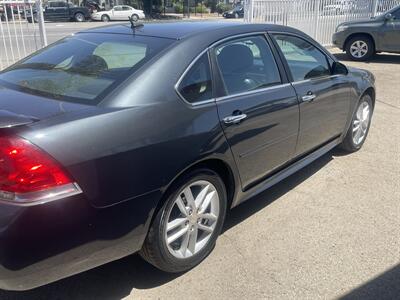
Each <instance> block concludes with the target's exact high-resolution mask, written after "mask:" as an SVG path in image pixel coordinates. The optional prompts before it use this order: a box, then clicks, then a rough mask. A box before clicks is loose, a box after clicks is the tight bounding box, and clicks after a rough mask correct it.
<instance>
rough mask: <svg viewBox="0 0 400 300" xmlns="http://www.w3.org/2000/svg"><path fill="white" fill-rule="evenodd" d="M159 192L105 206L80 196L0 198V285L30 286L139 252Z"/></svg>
mask: <svg viewBox="0 0 400 300" xmlns="http://www.w3.org/2000/svg"><path fill="white" fill-rule="evenodd" d="M160 195H161V193H160V192H159V191H157V192H152V193H149V194H146V195H143V196H140V197H137V198H134V199H132V200H129V201H125V202H123V203H120V204H118V205H114V206H111V207H107V208H95V207H93V206H91V205H90V204H89V202H88V201H87V200H86V199H85V198H84V196H83V194H80V195H75V196H72V197H69V198H65V199H62V200H56V201H53V202H49V203H45V204H40V205H35V206H29V207H23V206H17V205H11V204H9V203H5V202H0V289H5V290H28V289H32V288H35V287H38V286H41V285H44V284H47V283H50V282H53V281H56V280H59V279H62V278H65V277H68V276H71V275H73V274H77V273H80V272H83V271H86V270H88V269H91V268H94V267H96V266H99V265H101V264H104V263H107V262H110V261H113V260H116V259H119V258H121V257H124V256H127V255H129V254H132V253H134V252H136V251H138V250H139V249H140V248H141V246H142V243H143V241H144V238H145V236H146V233H147V229H148V226H149V224H150V220H151V217H152V214H153V211H154V208H155V207H156V203H157V201H158V200H159V198H160Z"/></svg>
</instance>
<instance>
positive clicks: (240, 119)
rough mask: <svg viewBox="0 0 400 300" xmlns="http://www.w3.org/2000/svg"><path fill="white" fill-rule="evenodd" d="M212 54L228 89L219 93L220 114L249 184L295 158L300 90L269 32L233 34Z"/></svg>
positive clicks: (234, 152)
mask: <svg viewBox="0 0 400 300" xmlns="http://www.w3.org/2000/svg"><path fill="white" fill-rule="evenodd" d="M212 53H213V57H214V59H215V64H216V65H217V67H218V69H219V72H217V73H218V74H219V76H220V77H221V80H220V81H221V82H222V85H223V89H224V90H225V96H223V97H219V98H217V107H218V113H219V117H220V120H221V124H222V128H223V130H224V133H225V136H226V138H227V140H228V142H229V144H230V147H231V150H232V152H233V155H234V158H235V161H236V164H237V166H238V169H239V173H240V178H241V180H242V187H243V189H247V188H248V187H250V186H252V185H253V184H256V183H257V182H259V181H261V180H262V179H264V178H265V177H266V176H267V175H268V174H269V173H271V172H273V171H274V170H276V169H277V168H279V167H280V166H282V165H283V164H285V163H286V162H288V161H289V160H290V159H291V158H292V157H293V154H294V150H295V146H296V141H297V135H298V125H299V107H298V102H297V97H296V93H295V90H294V89H293V87H292V86H291V85H290V84H289V83H288V82H287V80H286V77H285V75H284V74H282V72H281V71H283V70H282V65H281V67H278V64H277V62H276V60H275V57H274V55H273V52H272V51H271V48H270V46H269V44H268V42H267V39H266V37H265V36H264V35H253V36H246V37H241V38H237V39H232V40H230V41H228V42H224V43H222V44H220V45H218V46H216V47H215V48H214V49H213V51H212ZM281 74H282V77H281Z"/></svg>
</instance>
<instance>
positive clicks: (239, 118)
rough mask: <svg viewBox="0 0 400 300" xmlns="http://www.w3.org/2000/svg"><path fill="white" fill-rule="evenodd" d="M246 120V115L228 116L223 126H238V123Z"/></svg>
mask: <svg viewBox="0 0 400 300" xmlns="http://www.w3.org/2000/svg"><path fill="white" fill-rule="evenodd" d="M246 118H247V115H246V114H240V115H235V116H229V117H226V118H224V123H225V124H238V123H240V122H241V121H242V120H244V119H246Z"/></svg>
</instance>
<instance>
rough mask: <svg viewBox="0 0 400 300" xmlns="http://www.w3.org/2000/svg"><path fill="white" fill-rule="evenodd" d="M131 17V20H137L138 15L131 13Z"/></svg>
mask: <svg viewBox="0 0 400 300" xmlns="http://www.w3.org/2000/svg"><path fill="white" fill-rule="evenodd" d="M131 18H132V21H133V22H137V21H139V16H138V15H137V14H133V15H132V16H131Z"/></svg>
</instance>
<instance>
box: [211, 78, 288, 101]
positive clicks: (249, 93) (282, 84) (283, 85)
mask: <svg viewBox="0 0 400 300" xmlns="http://www.w3.org/2000/svg"><path fill="white" fill-rule="evenodd" d="M289 86H291V83H288V82H286V83H281V84H276V85H271V86H269V87H266V88H262V89H256V90H251V91H246V92H241V93H236V94H232V95H226V96H222V97H218V98H217V99H216V101H217V102H219V101H224V100H229V99H232V98H236V97H244V96H250V95H253V94H259V93H264V92H267V91H269V90H275V89H278V88H285V87H289Z"/></svg>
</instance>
